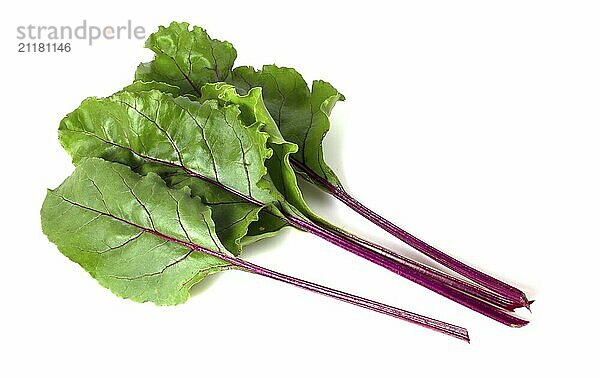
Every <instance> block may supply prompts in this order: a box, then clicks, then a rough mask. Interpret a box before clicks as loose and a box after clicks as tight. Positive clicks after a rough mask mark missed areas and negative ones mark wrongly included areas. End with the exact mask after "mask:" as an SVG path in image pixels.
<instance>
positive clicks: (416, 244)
mask: <svg viewBox="0 0 600 378" xmlns="http://www.w3.org/2000/svg"><path fill="white" fill-rule="evenodd" d="M290 161H291V162H292V164H293V165H294V168H295V169H297V170H299V171H301V172H303V173H305V174H306V175H307V176H308V177H309V178H310V180H311V181H313V182H314V183H316V184H317V185H319V186H321V187H323V188H324V189H326V190H327V191H328V192H329V193H330V194H331V195H333V196H334V197H335V198H337V199H338V200H340V201H341V202H343V203H344V204H346V205H347V206H348V207H350V208H351V209H352V210H354V211H355V212H357V213H358V214H360V215H362V216H363V217H365V218H366V219H368V220H370V221H371V222H373V223H374V224H376V225H377V226H379V227H381V228H382V229H384V230H385V231H387V232H389V233H390V234H392V235H393V236H395V237H397V238H398V239H400V240H402V241H403V242H405V243H406V244H408V245H410V246H411V247H413V248H415V249H416V250H418V251H419V252H421V253H423V254H424V255H426V256H427V257H429V258H431V259H432V260H434V261H436V262H438V263H440V264H441V265H443V266H445V267H447V268H449V269H451V270H453V271H454V272H456V273H459V274H461V275H462V276H464V277H466V278H468V279H470V280H472V281H474V282H477V283H478V284H480V285H482V286H484V287H486V288H488V289H490V290H493V291H495V292H496V293H498V294H500V295H502V296H504V297H506V298H507V299H510V300H511V301H513V302H514V303H515V304H517V305H518V306H516V307H527V308H529V305H530V303H531V302H530V301H529V300H528V299H527V296H526V295H525V293H523V292H522V291H521V290H519V289H518V288H516V287H514V286H511V285H509V284H507V283H505V282H502V281H500V280H498V279H496V278H494V277H492V276H490V275H488V274H485V273H483V272H480V271H478V270H477V269H475V268H473V267H471V266H469V265H467V264H465V263H463V262H461V261H458V260H457V259H455V258H453V257H451V256H449V255H447V254H445V253H444V252H442V251H440V250H439V249H437V248H435V247H433V246H431V245H429V244H427V243H425V242H424V241H422V240H420V239H419V238H417V237H415V236H414V235H412V234H410V233H408V232H406V231H404V230H403V229H401V228H400V227H398V226H396V225H395V224H393V223H392V222H390V221H389V220H387V219H385V218H384V217H382V216H380V215H379V214H377V213H375V212H374V211H372V210H371V209H369V208H367V207H366V206H364V205H363V204H361V203H360V202H358V201H357V200H356V199H354V198H353V197H352V196H350V195H349V194H348V193H347V192H346V191H345V190H343V189H340V188H337V187H335V186H334V185H332V184H330V183H329V182H328V181H327V180H325V179H323V178H322V177H321V176H319V175H317V174H316V173H315V172H313V171H312V170H311V169H310V168H308V167H307V166H305V165H304V164H302V163H300V162H299V161H297V160H295V159H290Z"/></svg>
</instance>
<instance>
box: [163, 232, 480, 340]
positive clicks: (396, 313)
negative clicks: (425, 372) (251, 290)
mask: <svg viewBox="0 0 600 378" xmlns="http://www.w3.org/2000/svg"><path fill="white" fill-rule="evenodd" d="M163 237H164V235H163ZM168 239H170V240H173V241H176V242H177V243H179V244H183V245H185V246H187V247H190V248H191V249H194V250H195V251H198V252H201V253H206V254H209V255H211V256H215V257H217V258H220V259H222V260H224V261H226V262H228V263H230V264H231V265H233V266H234V267H236V268H238V269H241V270H244V271H247V272H250V273H254V274H257V275H259V276H263V277H267V278H271V279H274V280H277V281H280V282H285V283H287V284H290V285H293V286H296V287H299V288H301V289H304V290H308V291H311V292H313V293H318V294H321V295H324V296H327V297H330V298H334V299H337V300H339V301H342V302H346V303H350V304H353V305H355V306H358V307H363V308H366V309H368V310H372V311H375V312H379V313H382V314H385V315H389V316H392V317H394V318H398V319H402V320H404V321H407V322H410V323H413V324H417V325H420V326H422V327H425V328H429V329H431V330H434V331H436V332H440V333H443V334H446V335H449V336H452V337H455V338H457V339H460V340H463V341H466V342H470V339H469V333H468V331H467V329H466V328H464V327H460V326H456V325H453V324H450V323H446V322H443V321H440V320H436V319H433V318H430V317H427V316H423V315H419V314H416V313H414V312H411V311H406V310H402V309H400V308H397V307H393V306H389V305H386V304H383V303H380V302H376V301H373V300H370V299H366V298H362V297H359V296H357V295H353V294H348V293H345V292H343V291H339V290H336V289H331V288H328V287H326V286H322V285H318V284H315V283H312V282H309V281H305V280H302V279H299V278H295V277H292V276H288V275H286V274H283V273H279V272H275V271H273V270H270V269H267V268H263V267H261V266H259V265H256V264H253V263H250V262H248V261H245V260H242V259H240V258H238V257H234V256H230V255H225V254H223V253H220V252H215V251H212V250H210V249H206V248H202V247H200V246H198V245H195V244H191V243H187V242H182V241H179V240H175V239H172V238H168Z"/></svg>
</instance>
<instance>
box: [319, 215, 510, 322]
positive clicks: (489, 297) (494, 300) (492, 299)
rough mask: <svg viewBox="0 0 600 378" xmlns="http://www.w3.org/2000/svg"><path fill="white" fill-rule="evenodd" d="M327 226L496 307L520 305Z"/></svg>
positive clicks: (507, 308) (341, 230) (343, 235)
mask: <svg viewBox="0 0 600 378" xmlns="http://www.w3.org/2000/svg"><path fill="white" fill-rule="evenodd" d="M320 225H321V226H322V227H327V226H328V225H323V224H320ZM327 228H328V229H329V230H330V231H331V232H333V233H335V234H336V235H338V236H340V237H346V238H349V239H350V240H353V241H354V242H357V243H360V244H363V245H365V246H367V247H370V248H372V249H375V250H378V251H380V252H381V253H383V254H384V255H385V256H386V257H389V258H390V259H393V260H396V261H398V263H399V264H406V265H408V266H410V267H412V268H413V269H415V270H416V271H418V272H420V273H422V274H424V275H426V276H427V277H429V278H430V279H433V280H438V281H440V282H442V283H444V284H446V285H448V286H451V287H453V288H455V289H457V290H460V291H462V292H464V293H466V294H469V295H471V296H474V297H476V298H480V299H482V300H484V301H486V302H489V303H490V304H493V305H495V306H497V307H500V308H502V309H504V310H507V311H514V310H515V308H518V307H521V306H520V305H519V304H517V303H515V302H514V301H511V300H510V299H507V298H506V297H504V296H502V295H499V294H498V293H496V292H493V291H490V290H488V289H486V288H484V287H482V286H479V285H477V284H474V283H471V282H469V281H465V280H463V279H460V278H457V277H454V276H452V275H450V274H447V273H445V272H442V271H440V270H437V269H435V268H432V267H430V266H427V265H425V264H422V263H420V262H418V261H415V260H412V259H409V258H408V257H405V256H402V255H400V254H398V253H397V252H395V251H392V250H391V249H389V248H385V247H383V246H381V245H379V244H376V243H373V242H371V241H369V240H366V239H363V238H360V237H358V236H356V235H354V234H351V233H349V232H347V231H345V230H343V229H339V228H331V227H327Z"/></svg>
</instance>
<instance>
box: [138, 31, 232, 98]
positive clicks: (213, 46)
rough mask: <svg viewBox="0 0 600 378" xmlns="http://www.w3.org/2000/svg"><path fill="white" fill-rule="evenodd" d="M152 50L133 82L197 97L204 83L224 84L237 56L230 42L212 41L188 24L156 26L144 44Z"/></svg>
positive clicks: (203, 32) (204, 32) (204, 33)
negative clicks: (166, 85)
mask: <svg viewBox="0 0 600 378" xmlns="http://www.w3.org/2000/svg"><path fill="white" fill-rule="evenodd" d="M146 47H147V48H149V49H150V50H152V51H154V53H155V57H154V59H153V60H152V62H150V63H145V64H141V65H140V66H139V67H138V70H137V71H136V75H135V77H136V80H142V81H158V82H164V83H169V84H173V85H176V86H177V87H179V88H181V90H182V92H183V93H189V94H194V95H196V96H199V95H200V88H202V86H203V85H204V84H206V83H213V82H218V81H225V80H226V79H227V77H228V75H229V74H230V72H231V68H232V67H233V62H234V61H235V58H236V56H237V53H236V51H235V49H234V48H233V46H232V45H231V44H230V43H229V42H222V41H219V40H216V39H211V38H210V37H209V36H208V34H206V31H205V30H204V29H202V28H200V27H197V26H194V27H193V28H192V29H191V30H190V25H189V24H188V23H187V22H181V23H178V22H172V23H171V25H169V27H168V28H165V27H163V26H161V27H159V29H158V31H157V32H155V33H152V34H151V35H150V37H149V38H148V40H147V41H146Z"/></svg>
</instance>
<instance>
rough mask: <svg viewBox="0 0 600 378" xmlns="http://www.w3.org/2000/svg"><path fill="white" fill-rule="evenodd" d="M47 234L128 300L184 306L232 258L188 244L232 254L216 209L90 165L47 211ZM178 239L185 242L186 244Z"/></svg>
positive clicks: (101, 164)
mask: <svg viewBox="0 0 600 378" xmlns="http://www.w3.org/2000/svg"><path fill="white" fill-rule="evenodd" d="M41 217H42V229H43V231H44V233H45V234H46V235H47V236H48V239H50V241H51V242H53V243H54V244H56V245H57V246H58V249H59V250H60V251H61V252H62V253H63V254H64V255H65V256H67V257H68V258H69V259H71V260H72V261H74V262H76V263H78V264H79V265H81V266H82V267H83V268H84V269H85V270H86V271H88V272H89V273H90V274H91V275H92V276H93V277H94V278H95V279H96V280H98V282H99V283H100V284H102V286H104V287H106V288H108V289H110V290H111V291H113V292H114V293H115V294H116V295H118V296H120V297H122V298H129V299H132V300H134V301H137V302H146V301H151V302H155V303H157V304H160V305H174V304H179V303H183V302H185V301H186V300H187V298H188V297H189V290H190V288H191V287H192V286H193V285H194V284H196V283H198V282H199V281H201V280H202V279H203V278H204V277H206V276H207V275H209V274H211V273H215V272H218V271H220V270H223V269H227V268H229V267H230V265H229V264H228V263H226V262H225V261H223V260H221V259H219V258H217V257H214V256H210V255H207V254H204V253H200V252H198V251H194V249H192V248H190V247H189V246H187V245H183V244H193V245H196V246H200V247H203V248H205V249H210V250H212V251H220V252H222V253H226V250H225V247H224V246H223V245H222V244H221V243H220V241H219V239H218V238H217V236H216V233H215V230H214V224H213V221H212V219H211V212H210V208H209V207H207V206H206V205H204V204H202V203H201V201H200V200H199V199H198V198H192V197H190V195H189V191H185V190H176V189H169V188H168V187H167V186H166V184H165V183H164V181H162V179H161V178H160V177H159V176H158V175H156V174H153V173H150V174H148V175H147V176H145V177H141V176H140V175H138V174H137V173H134V172H133V171H131V169H130V168H129V167H127V166H125V165H122V164H117V163H111V162H107V161H104V160H101V159H87V160H84V161H83V162H82V163H81V164H79V166H78V167H77V168H76V169H75V172H74V173H73V174H72V175H71V176H70V177H68V178H67V179H66V180H65V181H64V182H63V183H62V184H61V185H60V186H59V187H58V188H56V189H54V190H49V191H48V194H47V196H46V199H45V201H44V204H43V206H42V210H41ZM177 241H180V242H182V243H181V244H180V243H178V242H177Z"/></svg>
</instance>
